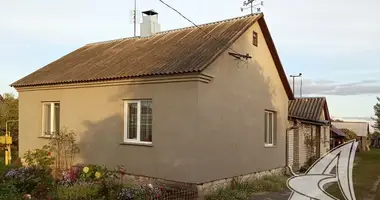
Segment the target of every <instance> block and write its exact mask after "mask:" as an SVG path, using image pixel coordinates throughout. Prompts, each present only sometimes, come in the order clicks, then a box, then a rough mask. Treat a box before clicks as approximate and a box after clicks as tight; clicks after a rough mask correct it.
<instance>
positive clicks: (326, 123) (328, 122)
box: [289, 115, 330, 125]
mask: <svg viewBox="0 0 380 200" xmlns="http://www.w3.org/2000/svg"><path fill="white" fill-rule="evenodd" d="M289 119H291V120H292V119H298V120H300V121H301V122H305V123H309V124H314V125H330V121H319V120H311V119H306V118H302V117H297V116H292V115H289Z"/></svg>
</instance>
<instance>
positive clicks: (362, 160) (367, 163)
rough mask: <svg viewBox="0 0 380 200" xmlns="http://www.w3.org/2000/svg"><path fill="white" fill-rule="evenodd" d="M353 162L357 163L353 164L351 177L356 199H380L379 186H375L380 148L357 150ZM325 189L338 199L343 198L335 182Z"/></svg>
mask: <svg viewBox="0 0 380 200" xmlns="http://www.w3.org/2000/svg"><path fill="white" fill-rule="evenodd" d="M355 162H357V165H355V166H354V172H353V176H354V177H353V178H354V189H355V194H356V199H358V200H367V199H368V200H371V199H380V188H379V187H377V188H376V187H375V186H376V183H378V179H380V149H371V151H368V152H358V153H357V154H356V158H355ZM376 189H377V191H376ZM327 191H328V192H329V193H330V194H332V195H333V196H335V197H337V198H339V199H344V198H343V197H342V194H341V192H340V190H339V188H338V185H337V184H334V185H332V186H331V187H329V188H328V190H327ZM376 195H377V196H376ZM375 196H376V197H375Z"/></svg>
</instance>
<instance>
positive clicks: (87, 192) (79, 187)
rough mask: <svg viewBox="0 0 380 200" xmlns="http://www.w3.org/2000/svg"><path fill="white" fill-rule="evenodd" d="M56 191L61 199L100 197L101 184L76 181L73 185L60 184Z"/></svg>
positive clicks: (73, 199)
mask: <svg viewBox="0 0 380 200" xmlns="http://www.w3.org/2000/svg"><path fill="white" fill-rule="evenodd" d="M56 192H57V193H56V196H57V199H59V200H88V199H98V198H97V197H98V194H99V186H98V185H96V184H91V183H76V184H74V185H72V186H63V185H60V186H58V187H57V190H56Z"/></svg>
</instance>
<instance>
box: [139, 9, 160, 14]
mask: <svg viewBox="0 0 380 200" xmlns="http://www.w3.org/2000/svg"><path fill="white" fill-rule="evenodd" d="M142 13H143V14H146V15H158V12H156V11H154V10H147V11H144V12H142Z"/></svg>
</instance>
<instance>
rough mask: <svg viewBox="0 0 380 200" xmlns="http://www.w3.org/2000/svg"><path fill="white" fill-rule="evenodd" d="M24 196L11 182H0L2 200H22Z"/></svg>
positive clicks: (0, 197)
mask: <svg viewBox="0 0 380 200" xmlns="http://www.w3.org/2000/svg"><path fill="white" fill-rule="evenodd" d="M20 199H22V195H21V194H20V193H19V192H18V191H17V188H16V186H15V185H13V184H12V183H11V182H6V181H4V180H2V181H1V182H0V200H20Z"/></svg>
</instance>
